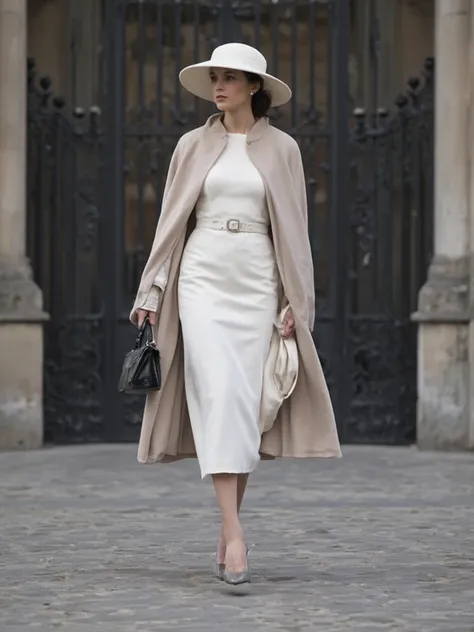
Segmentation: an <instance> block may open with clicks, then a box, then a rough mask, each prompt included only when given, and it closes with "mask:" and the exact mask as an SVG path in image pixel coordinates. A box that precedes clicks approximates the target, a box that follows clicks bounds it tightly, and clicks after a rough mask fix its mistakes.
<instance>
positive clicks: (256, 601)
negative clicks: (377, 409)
mask: <svg viewBox="0 0 474 632" xmlns="http://www.w3.org/2000/svg"><path fill="white" fill-rule="evenodd" d="M243 520H244V524H245V526H246V529H247V537H248V541H249V544H250V550H251V554H250V564H251V568H252V571H253V579H254V581H253V583H252V585H251V586H250V589H249V590H247V589H240V590H238V591H236V590H234V589H232V588H230V587H228V586H226V585H225V584H223V583H221V582H219V581H217V580H216V579H215V578H214V577H213V576H212V572H211V571H212V557H213V552H214V545H215V541H216V538H217V532H218V512H217V509H216V505H215V501H214V496H213V489H212V484H211V482H210V481H204V482H202V481H200V480H199V473H198V469H197V464H196V463H195V462H194V461H182V462H179V463H176V464H173V465H166V466H165V465H155V466H146V467H144V466H141V465H138V464H137V463H136V460H135V446H132V445H125V446H111V445H106V446H81V447H68V448H52V449H45V450H42V451H38V452H26V453H8V454H1V455H0V631H1V632H9V631H10V630H12V631H14V632H16V631H20V632H23V631H24V632H29V630H37V631H39V632H52V631H54V630H57V629H58V630H62V629H63V630H67V631H68V632H75V631H76V630H77V631H78V632H81V631H86V630H87V631H88V632H89V631H93V630H104V631H107V632H108V631H109V630H110V631H111V632H112V631H113V632H154V631H155V630H160V631H165V632H167V631H170V632H171V631H173V632H181V631H182V632H186V631H189V632H201V631H202V632H204V631H205V632H217V631H219V632H222V630H224V631H226V632H227V631H228V630H232V632H257V631H258V632H259V631H260V630H264V631H267V630H268V631H269V632H271V631H279V632H313V631H315V632H316V631H317V632H325V631H328V632H329V631H331V632H353V631H354V632H355V631H360V632H379V631H380V632H384V631H389V632H395V631H396V632H425V631H426V632H467V631H470V632H473V631H474V455H473V454H429V453H419V452H418V451H417V450H415V449H398V448H393V449H391V448H369V447H350V448H349V447H346V448H345V458H344V459H342V460H337V461H322V460H314V461H296V460H285V461H276V462H271V463H268V462H267V463H262V464H261V466H260V468H259V470H258V471H257V473H256V474H255V475H254V476H253V478H252V479H251V483H250V487H249V491H248V496H247V497H246V503H245V505H244V512H243Z"/></svg>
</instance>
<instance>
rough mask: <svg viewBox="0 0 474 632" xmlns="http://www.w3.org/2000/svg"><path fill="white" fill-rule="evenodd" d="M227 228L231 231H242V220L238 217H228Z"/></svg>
mask: <svg viewBox="0 0 474 632" xmlns="http://www.w3.org/2000/svg"><path fill="white" fill-rule="evenodd" d="M226 228H227V230H228V231H229V232H230V233H238V232H240V221H239V220H238V219H228V220H227V223H226Z"/></svg>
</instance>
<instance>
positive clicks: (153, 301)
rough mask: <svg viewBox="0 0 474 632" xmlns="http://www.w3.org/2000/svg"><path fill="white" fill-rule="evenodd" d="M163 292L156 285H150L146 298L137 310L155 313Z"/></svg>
mask: <svg viewBox="0 0 474 632" xmlns="http://www.w3.org/2000/svg"><path fill="white" fill-rule="evenodd" d="M162 293H163V290H162V289H161V288H160V287H158V286H157V285H152V286H151V289H150V291H149V292H148V296H147V297H146V299H145V301H144V303H143V304H142V305H141V306H140V308H139V309H145V310H146V311H147V312H156V311H157V310H158V305H159V304H160V299H161V295H162Z"/></svg>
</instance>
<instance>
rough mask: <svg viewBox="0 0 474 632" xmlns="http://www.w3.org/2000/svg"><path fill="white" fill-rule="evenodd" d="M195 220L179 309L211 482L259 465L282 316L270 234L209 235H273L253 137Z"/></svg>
mask: <svg viewBox="0 0 474 632" xmlns="http://www.w3.org/2000/svg"><path fill="white" fill-rule="evenodd" d="M196 219H197V224H196V228H195V230H194V231H193V233H192V234H191V235H190V237H189V239H188V241H187V244H186V246H185V249H184V252H183V257H182V260H181V266H180V273H179V282H178V301H179V314H180V320H181V326H182V333H183V347H184V377H185V389H186V399H187V404H188V409H189V416H190V420H191V427H192V432H193V437H194V442H195V446H196V452H197V457H198V461H199V466H200V469H201V476H202V477H203V478H204V477H205V476H207V475H209V474H217V473H246V472H251V471H252V470H254V469H255V468H256V467H257V465H258V462H259V460H260V457H259V446H260V438H261V437H260V432H259V428H258V417H259V408H260V400H261V393H262V380H263V372H264V366H265V361H266V358H267V355H268V350H269V345H270V339H271V335H272V327H273V323H274V322H275V318H276V314H277V309H278V296H279V276H278V269H277V265H276V260H275V253H274V249H273V245H272V242H271V239H270V237H269V236H268V234H261V233H255V232H252V233H249V232H229V231H227V230H217V229H215V228H209V227H208V226H207V225H208V223H209V221H212V222H214V225H215V226H216V227H217V226H220V225H221V224H222V223H226V222H227V220H229V219H237V220H239V221H240V222H244V223H252V224H259V225H263V226H266V227H268V225H269V216H268V209H267V204H266V198H265V188H264V184H263V181H262V179H261V176H260V174H259V172H258V170H257V169H256V168H255V167H254V165H253V164H252V162H251V161H250V159H249V157H248V154H247V143H246V136H245V135H244V134H229V142H228V144H227V147H226V149H225V150H224V152H223V153H222V154H221V156H220V157H219V159H218V160H217V162H216V163H215V164H214V166H213V167H212V169H211V170H210V172H209V174H208V176H207V178H206V180H205V182H204V185H203V189H202V191H201V194H200V197H199V199H198V202H197V205H196ZM203 222H204V223H205V224H206V227H202V223H203Z"/></svg>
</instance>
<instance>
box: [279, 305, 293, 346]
mask: <svg viewBox="0 0 474 632" xmlns="http://www.w3.org/2000/svg"><path fill="white" fill-rule="evenodd" d="M294 333H295V317H294V316H293V312H292V310H291V307H290V308H289V309H288V310H287V312H286V314H285V318H284V319H283V326H282V328H281V330H280V335H281V337H282V338H291V336H293V334H294Z"/></svg>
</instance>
